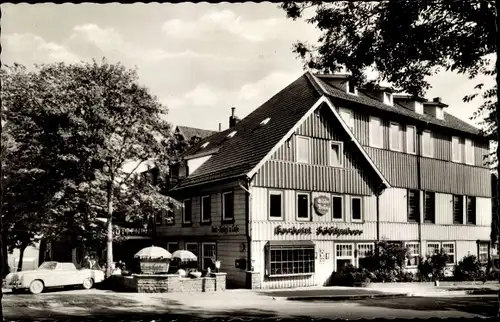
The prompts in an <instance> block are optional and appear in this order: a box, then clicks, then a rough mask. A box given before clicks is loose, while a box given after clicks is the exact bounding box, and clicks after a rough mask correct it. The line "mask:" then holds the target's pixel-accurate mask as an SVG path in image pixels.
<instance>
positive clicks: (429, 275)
mask: <svg viewBox="0 0 500 322" xmlns="http://www.w3.org/2000/svg"><path fill="white" fill-rule="evenodd" d="M447 260H448V255H446V254H445V253H444V252H443V251H441V252H439V253H437V254H434V255H432V256H431V257H428V258H427V259H423V258H420V264H419V265H418V273H417V276H418V279H419V280H420V281H423V282H427V281H437V280H443V278H444V269H445V267H446V261H447Z"/></svg>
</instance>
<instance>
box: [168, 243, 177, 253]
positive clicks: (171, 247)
mask: <svg viewBox="0 0 500 322" xmlns="http://www.w3.org/2000/svg"><path fill="white" fill-rule="evenodd" d="M178 249H179V243H178V242H168V243H167V250H168V251H169V252H170V253H173V252H175V251H176V250H178Z"/></svg>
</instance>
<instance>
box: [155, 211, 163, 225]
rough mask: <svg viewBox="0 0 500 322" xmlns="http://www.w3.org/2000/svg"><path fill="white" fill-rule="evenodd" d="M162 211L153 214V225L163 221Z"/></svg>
mask: <svg viewBox="0 0 500 322" xmlns="http://www.w3.org/2000/svg"><path fill="white" fill-rule="evenodd" d="M162 217H163V213H162V212H161V211H158V212H157V213H156V214H155V225H157V226H159V225H161V224H162V223H163V220H162V219H163V218H162Z"/></svg>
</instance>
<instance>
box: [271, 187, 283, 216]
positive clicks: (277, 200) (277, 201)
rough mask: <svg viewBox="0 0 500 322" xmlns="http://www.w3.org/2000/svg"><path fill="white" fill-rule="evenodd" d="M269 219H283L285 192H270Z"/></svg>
mask: <svg viewBox="0 0 500 322" xmlns="http://www.w3.org/2000/svg"><path fill="white" fill-rule="evenodd" d="M269 219H283V192H281V191H270V192H269Z"/></svg>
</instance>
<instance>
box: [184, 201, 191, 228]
mask: <svg viewBox="0 0 500 322" xmlns="http://www.w3.org/2000/svg"><path fill="white" fill-rule="evenodd" d="M192 220H193V209H192V204H191V199H186V200H184V207H183V209H182V223H183V224H188V225H189V224H191V222H192Z"/></svg>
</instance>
